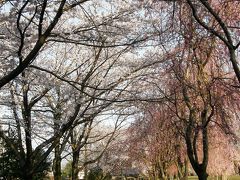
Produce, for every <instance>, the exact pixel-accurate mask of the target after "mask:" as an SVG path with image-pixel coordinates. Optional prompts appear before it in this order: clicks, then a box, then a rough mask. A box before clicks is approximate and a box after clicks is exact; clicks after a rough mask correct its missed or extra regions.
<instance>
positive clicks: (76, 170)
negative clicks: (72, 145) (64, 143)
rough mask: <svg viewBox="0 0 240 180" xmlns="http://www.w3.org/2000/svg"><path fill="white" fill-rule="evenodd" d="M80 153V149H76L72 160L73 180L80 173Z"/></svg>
mask: <svg viewBox="0 0 240 180" xmlns="http://www.w3.org/2000/svg"><path fill="white" fill-rule="evenodd" d="M79 153H80V150H76V151H74V152H73V161H72V180H77V179H78V173H79V167H78V166H79Z"/></svg>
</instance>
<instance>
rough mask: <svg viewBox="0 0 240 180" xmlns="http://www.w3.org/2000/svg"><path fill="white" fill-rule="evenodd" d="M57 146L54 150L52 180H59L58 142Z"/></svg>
mask: <svg viewBox="0 0 240 180" xmlns="http://www.w3.org/2000/svg"><path fill="white" fill-rule="evenodd" d="M57 144H58V145H57V146H56V148H55V157H54V160H53V175H54V180H61V179H62V177H61V152H60V141H58V143H57Z"/></svg>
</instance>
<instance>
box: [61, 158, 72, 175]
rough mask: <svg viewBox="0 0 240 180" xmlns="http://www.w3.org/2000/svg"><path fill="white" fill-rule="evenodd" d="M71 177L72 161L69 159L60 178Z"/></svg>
mask: <svg viewBox="0 0 240 180" xmlns="http://www.w3.org/2000/svg"><path fill="white" fill-rule="evenodd" d="M71 177H72V161H69V162H68V163H67V164H66V165H65V167H64V168H63V171H62V178H63V179H68V178H71Z"/></svg>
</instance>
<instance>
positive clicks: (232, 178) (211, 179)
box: [188, 176, 240, 180]
mask: <svg viewBox="0 0 240 180" xmlns="http://www.w3.org/2000/svg"><path fill="white" fill-rule="evenodd" d="M197 179H198V178H197V176H188V180H197ZM208 179H209V180H217V178H216V177H209V178H208ZM218 180H222V178H221V177H219V178H218ZM224 180H240V176H228V177H227V178H225V179H224Z"/></svg>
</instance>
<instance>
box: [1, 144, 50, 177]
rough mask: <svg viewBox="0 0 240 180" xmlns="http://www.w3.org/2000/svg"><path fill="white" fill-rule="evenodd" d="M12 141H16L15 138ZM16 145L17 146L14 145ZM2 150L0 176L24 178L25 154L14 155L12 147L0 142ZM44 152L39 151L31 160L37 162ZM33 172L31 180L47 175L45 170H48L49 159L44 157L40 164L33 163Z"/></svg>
mask: <svg viewBox="0 0 240 180" xmlns="http://www.w3.org/2000/svg"><path fill="white" fill-rule="evenodd" d="M12 142H13V143H16V140H12ZM16 147H17V146H16ZM1 148H2V152H1V154H0V177H3V178H5V179H25V176H26V174H25V172H24V171H23V169H24V167H25V165H26V164H25V163H24V162H25V161H24V160H25V157H24V156H25V155H24V154H20V152H19V155H20V156H19V157H20V158H21V159H19V157H17V156H16V155H15V152H14V150H13V149H12V148H10V147H8V146H6V145H4V144H1ZM43 153H44V151H41V152H40V154H39V155H38V156H36V158H35V159H34V161H33V162H38V161H39V160H40V159H39V158H40V156H41V155H42V154H43ZM34 166H35V168H34V172H33V174H34V175H33V180H41V179H44V178H45V177H46V175H47V172H48V171H49V170H50V166H51V162H50V160H49V159H46V160H45V161H43V162H42V163H40V165H36V164H34V163H33V167H34Z"/></svg>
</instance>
